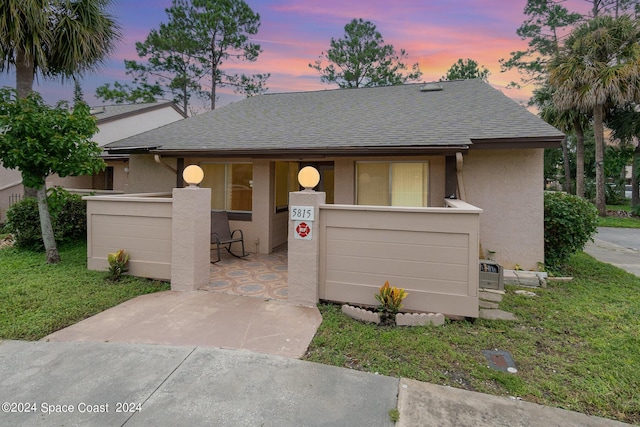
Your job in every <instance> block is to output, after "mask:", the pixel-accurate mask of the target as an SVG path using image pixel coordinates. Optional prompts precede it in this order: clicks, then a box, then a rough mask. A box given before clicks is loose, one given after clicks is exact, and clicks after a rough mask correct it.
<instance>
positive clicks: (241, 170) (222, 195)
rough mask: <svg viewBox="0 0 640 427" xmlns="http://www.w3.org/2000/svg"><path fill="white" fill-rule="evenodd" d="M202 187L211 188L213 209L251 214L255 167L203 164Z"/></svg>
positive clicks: (237, 164)
mask: <svg viewBox="0 0 640 427" xmlns="http://www.w3.org/2000/svg"><path fill="white" fill-rule="evenodd" d="M200 166H201V167H202V170H203V171H204V179H203V181H202V183H201V184H200V186H201V187H205V188H211V209H216V210H224V211H228V212H251V209H252V199H253V165H252V164H251V163H203V164H201V165H200Z"/></svg>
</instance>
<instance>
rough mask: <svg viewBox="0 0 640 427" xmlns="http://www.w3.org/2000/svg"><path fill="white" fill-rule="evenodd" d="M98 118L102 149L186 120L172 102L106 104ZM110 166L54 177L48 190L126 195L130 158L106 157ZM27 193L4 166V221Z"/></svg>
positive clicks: (0, 190) (0, 182)
mask: <svg viewBox="0 0 640 427" xmlns="http://www.w3.org/2000/svg"><path fill="white" fill-rule="evenodd" d="M91 112H92V114H93V115H94V116H95V117H96V119H97V125H98V129H99V132H98V133H97V134H96V135H95V136H94V137H93V140H94V141H95V142H97V143H98V145H99V146H101V147H102V146H104V145H105V144H108V143H110V142H113V141H117V140H119V139H122V138H127V137H130V136H132V135H136V134H139V133H142V132H146V131H148V130H151V129H154V128H157V127H160V126H163V125H166V124H168V123H172V122H175V121H177V120H181V119H184V118H185V115H184V114H182V112H181V111H180V110H179V109H178V108H177V107H176V106H175V104H174V103H173V102H171V101H159V102H154V103H146V104H127V105H122V104H121V105H105V106H100V107H94V108H92V109H91ZM103 158H104V160H105V161H106V163H107V167H106V169H105V170H104V172H102V173H100V174H97V175H94V176H79V177H65V178H60V177H58V176H55V175H54V176H50V177H49V178H48V179H47V187H48V188H50V187H52V186H56V185H58V186H62V187H65V188H69V189H74V190H76V189H77V190H83V191H84V190H87V191H89V190H107V191H112V192H124V191H125V190H126V187H127V182H128V171H129V168H128V162H129V156H128V155H116V156H111V155H108V154H107V153H105V154H104V156H103ZM23 192H24V188H23V187H22V176H21V175H20V172H19V171H17V170H14V169H12V170H9V169H5V168H3V167H2V166H0V222H2V221H4V220H5V219H6V215H5V212H6V210H7V209H8V208H9V206H10V204H11V203H12V202H13V201H15V200H17V199H18V197H20V196H21V195H22V194H23Z"/></svg>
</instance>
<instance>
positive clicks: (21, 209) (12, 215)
mask: <svg viewBox="0 0 640 427" xmlns="http://www.w3.org/2000/svg"><path fill="white" fill-rule="evenodd" d="M5 230H6V231H8V232H9V233H11V234H13V239H14V241H15V245H16V246H18V247H21V248H27V249H34V250H40V249H42V248H43V247H44V245H43V243H42V231H41V229H40V214H39V213H38V201H37V200H36V199H34V198H32V197H27V198H24V199H22V200H21V201H20V202H18V203H16V204H14V205H12V206H11V207H10V208H9V209H7V224H6V226H5Z"/></svg>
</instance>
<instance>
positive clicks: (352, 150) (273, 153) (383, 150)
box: [149, 145, 469, 159]
mask: <svg viewBox="0 0 640 427" xmlns="http://www.w3.org/2000/svg"><path fill="white" fill-rule="evenodd" d="M468 150H469V145H455V146H451V145H441V146H422V147H421V146H409V147H406V146H401V147H342V148H332V147H331V148H327V147H325V148H286V149H284V148H283V149H260V150H256V149H231V150H219V149H200V150H180V149H162V148H156V149H151V150H149V153H150V154H161V155H163V156H165V157H221V158H224V157H227V158H231V157H243V158H254V159H266V158H269V159H272V158H277V159H302V158H304V159H309V158H328V157H332V158H333V157H376V156H405V155H445V154H453V153H456V152H466V151H468Z"/></svg>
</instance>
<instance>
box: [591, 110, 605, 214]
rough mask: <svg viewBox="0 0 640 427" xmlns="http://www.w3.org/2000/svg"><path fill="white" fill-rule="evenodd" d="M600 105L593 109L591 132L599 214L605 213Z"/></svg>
mask: <svg viewBox="0 0 640 427" xmlns="http://www.w3.org/2000/svg"><path fill="white" fill-rule="evenodd" d="M602 109H603V108H602V105H597V106H596V107H595V108H594V109H593V134H594V137H595V141H596V208H597V209H598V214H599V215H600V216H606V215H607V207H606V205H605V189H604V128H603V123H602V122H603V112H602Z"/></svg>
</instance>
